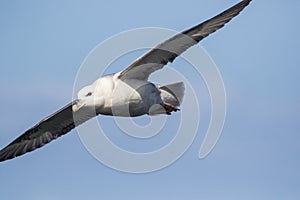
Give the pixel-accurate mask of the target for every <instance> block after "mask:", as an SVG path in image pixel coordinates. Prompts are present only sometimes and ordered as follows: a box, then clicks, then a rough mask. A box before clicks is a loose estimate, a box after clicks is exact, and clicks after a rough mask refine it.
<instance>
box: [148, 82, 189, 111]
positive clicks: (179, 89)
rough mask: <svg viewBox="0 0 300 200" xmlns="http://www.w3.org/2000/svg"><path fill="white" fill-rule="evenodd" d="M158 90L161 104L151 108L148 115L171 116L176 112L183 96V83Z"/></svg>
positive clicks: (165, 86) (161, 87)
mask: <svg viewBox="0 0 300 200" xmlns="http://www.w3.org/2000/svg"><path fill="white" fill-rule="evenodd" d="M158 89H159V90H160V97H161V99H162V101H163V103H162V104H161V105H154V106H152V107H151V108H150V110H149V115H158V114H171V112H173V111H174V112H176V111H178V110H179V108H178V107H179V106H180V104H181V103H182V100H183V96H184V84H183V82H178V83H172V84H169V85H164V86H160V87H159V88H158Z"/></svg>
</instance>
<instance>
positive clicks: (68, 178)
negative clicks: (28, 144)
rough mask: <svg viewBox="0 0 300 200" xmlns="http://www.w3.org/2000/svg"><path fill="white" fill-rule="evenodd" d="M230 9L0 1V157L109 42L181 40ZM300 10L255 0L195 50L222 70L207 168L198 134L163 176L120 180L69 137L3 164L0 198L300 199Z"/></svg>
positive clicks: (292, 2) (206, 0)
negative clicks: (157, 31)
mask: <svg viewBox="0 0 300 200" xmlns="http://www.w3.org/2000/svg"><path fill="white" fill-rule="evenodd" d="M237 2H238V1H236V0H228V1H224V0H223V1H216V0H213V1H212V0H201V1H183V2H180V1H177V2H175V1H169V0H167V1H157V0H153V1H147V2H142V1H123V2H118V1H114V0H112V1H106V2H100V1H31V0H28V1H1V2H0V27H1V28H0V30H1V32H0V33H1V37H0V44H1V45H0V64H1V68H0V91H1V98H0V105H1V116H0V117H1V121H0V147H1V148H2V147H4V146H6V145H7V144H8V143H9V142H11V141H12V140H13V139H15V138H16V137H17V136H19V135H20V134H21V133H23V132H24V131H25V130H26V129H28V128H30V127H31V126H33V125H34V124H35V123H37V122H38V121H40V120H41V119H42V118H43V117H45V116H47V115H49V114H51V113H52V112H54V111H56V110H57V109H59V108H61V107H62V106H64V105H65V104H67V103H68V102H70V101H71V99H72V90H73V83H74V81H75V76H76V73H77V70H78V69H79V67H80V65H81V63H82V62H83V60H84V58H85V57H86V56H87V55H88V53H89V52H90V51H91V50H92V49H93V48H94V47H95V46H96V45H97V44H99V43H100V42H102V41H104V40H105V39H107V38H108V37H110V36H112V35H114V34H117V33H119V32H122V31H126V30H129V29H134V28H140V27H163V28H169V29H174V30H178V31H181V30H184V29H185V28H188V27H191V26H192V25H195V24H197V23H200V22H202V21H203V20H205V19H208V18H210V17H213V16H214V15H216V14H218V13H219V12H221V11H223V10H224V9H227V8H228V7H230V6H232V5H233V4H236V3H237ZM299 9H300V2H299V1H296V0H288V1H270V0H265V1H258V0H253V2H252V3H251V5H250V6H249V7H247V8H246V9H245V10H244V12H243V13H241V15H239V16H238V17H237V18H235V19H234V20H233V21H232V22H230V23H229V24H228V25H226V26H225V27H224V28H223V29H222V30H220V31H218V32H217V33H214V34H213V35H211V36H210V37H208V38H206V39H205V40H204V41H203V42H201V45H202V46H203V47H204V48H205V49H206V50H207V51H208V53H209V54H210V56H211V57H212V58H213V60H214V61H215V63H216V64H217V66H218V67H219V70H220V72H221V74H222V77H223V80H224V83H225V87H226V91H227V104H228V105H227V111H228V112H227V118H226V123H225V127H224V130H223V133H222V136H221V138H220V140H219V142H218V143H217V145H216V147H215V148H214V150H213V151H212V152H211V154H209V156H208V157H207V158H205V159H204V160H199V159H198V157H197V155H198V150H199V146H200V144H201V142H202V140H203V135H201V131H199V134H198V136H197V138H196V139H195V141H194V143H193V144H192V146H191V147H190V149H189V150H188V151H187V152H186V153H185V154H184V155H183V156H182V157H181V158H180V159H179V160H178V161H177V162H175V163H174V164H172V165H171V166H169V167H167V168H165V169H162V170H160V171H157V172H153V173H148V174H139V175H134V174H126V173H121V172H118V171H115V170H112V169H110V168H108V167H106V166H104V165H102V164H101V163H99V162H98V161H97V160H95V159H94V158H93V157H92V156H91V155H90V154H89V153H88V152H87V151H86V149H85V148H84V146H83V145H82V143H81V142H80V139H79V137H78V135H77V133H76V131H72V132H71V133H70V134H68V135H66V136H64V137H61V138H59V139H58V140H57V141H54V142H52V143H50V144H49V145H46V146H45V147H43V148H41V149H39V150H36V151H34V152H33V153H29V154H26V155H24V156H22V157H19V158H16V159H13V160H10V161H7V162H3V163H0V198H1V199H22V200H47V199H51V200H60V199H63V200H66V199H72V200H79V199H206V200H218V199H231V200H232V199H249V200H253V199H273V200H274V199H291V200H292V199H295V200H296V199H299V198H300V190H299V180H300V173H299V169H300V160H299V153H300V135H299V130H300V123H299V119H300V104H299V102H300V92H299V91H300V83H299V73H300V68H299V64H300V57H299V55H298V54H299V48H300V40H299V38H298V37H299V35H300V28H299V22H298V19H299V18H300V14H299ZM145 39H146V38H145ZM115 48H117V47H115ZM128 62H129V61H128ZM127 64H128V63H126V65H125V66H120V68H119V70H121V69H123V68H125V67H126V66H127ZM174 66H176V61H175V63H174ZM181 67H184V66H181ZM191 82H192V83H197V82H199V80H191ZM204 96H207V94H204ZM191 106H192V105H191ZM203 110H204V111H205V108H203ZM204 113H205V112H204ZM175 117H176V115H175ZM206 118H209V116H207V117H206ZM204 119H205V117H204ZM99 120H100V121H101V117H100V118H99ZM204 121H205V120H204ZM106 128H108V129H109V128H110V127H106ZM202 129H205V126H204V127H202V128H201V130H202ZM113 137H114V136H113ZM117 140H118V139H117ZM164 142H167V141H164ZM136 143H138V142H132V144H133V145H135V144H136ZM137 145H138V144H137ZM129 148H132V149H134V147H129Z"/></svg>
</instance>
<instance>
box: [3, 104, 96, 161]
mask: <svg viewBox="0 0 300 200" xmlns="http://www.w3.org/2000/svg"><path fill="white" fill-rule="evenodd" d="M74 104H76V101H74V102H72V103H70V104H68V105H66V106H65V107H63V108H62V109H60V110H58V111H57V112H55V113H53V114H52V115H50V116H48V117H46V118H44V119H43V120H42V121H40V122H39V123H38V124H37V125H35V126H34V127H32V128H30V129H29V130H27V131H26V132H25V133H24V134H22V135H21V136H20V137H18V138H17V139H15V140H14V141H13V142H11V143H10V144H9V145H7V146H6V147H5V148H3V149H2V150H1V151H0V162H2V161H5V160H8V159H12V158H15V157H17V156H20V155H23V154H25V153H27V152H30V151H33V150H35V149H37V148H39V147H42V146H44V145H45V144H47V143H49V142H51V141H52V140H55V139H56V138H58V137H60V136H62V135H64V134H66V133H68V132H69V131H71V130H72V129H73V128H75V126H77V125H79V124H82V123H83V122H85V121H87V120H88V119H90V118H92V117H94V116H95V114H94V113H95V112H91V111H88V110H87V109H86V108H83V109H79V110H78V111H77V112H75V113H74V112H73V110H72V106H73V105H74ZM74 119H75V120H74Z"/></svg>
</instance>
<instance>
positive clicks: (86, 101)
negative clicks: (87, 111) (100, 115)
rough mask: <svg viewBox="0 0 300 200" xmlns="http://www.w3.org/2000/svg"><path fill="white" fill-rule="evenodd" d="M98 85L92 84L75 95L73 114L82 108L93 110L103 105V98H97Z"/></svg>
mask: <svg viewBox="0 0 300 200" xmlns="http://www.w3.org/2000/svg"><path fill="white" fill-rule="evenodd" d="M97 87H99V85H98V84H95V83H94V84H92V85H89V86H86V87H84V88H82V89H81V90H80V91H79V92H78V94H77V97H78V99H77V102H76V103H75V104H74V105H73V107H72V109H73V112H76V111H78V110H79V109H80V108H82V107H90V108H93V109H96V108H99V107H101V106H103V105H104V98H103V97H101V96H99V92H97V91H98V89H97Z"/></svg>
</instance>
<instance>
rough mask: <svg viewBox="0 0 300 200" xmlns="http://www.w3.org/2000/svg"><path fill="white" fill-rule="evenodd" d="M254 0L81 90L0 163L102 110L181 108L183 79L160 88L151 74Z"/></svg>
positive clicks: (0, 155) (135, 112) (133, 112)
mask: <svg viewBox="0 0 300 200" xmlns="http://www.w3.org/2000/svg"><path fill="white" fill-rule="evenodd" d="M250 2H251V0H243V1H241V2H240V3H238V4H236V5H234V6H233V7H231V8H229V9H227V10H226V11H224V12H222V13H221V14H219V15H217V16H215V17H213V18H211V19H209V20H207V21H205V22H203V23H201V24H198V25H196V26H194V27H192V28H190V29H188V30H185V31H183V32H181V33H179V34H177V35H175V36H173V37H171V38H170V39H168V40H166V41H164V42H162V43H160V44H158V45H157V46H156V47H154V48H152V49H151V50H149V51H148V52H146V53H145V54H144V55H142V56H141V57H140V58H138V59H137V60H135V61H134V62H133V63H132V64H131V65H130V66H129V67H127V68H126V69H125V70H123V71H121V72H118V73H115V74H111V75H106V76H103V77H100V78H99V79H98V80H96V81H95V82H94V83H93V84H91V85H89V86H86V87H84V88H83V89H81V90H80V91H79V92H78V95H77V96H78V98H77V99H76V100H75V101H73V102H71V103H70V104H68V105H66V106H65V107H63V108H62V109H60V110H58V111H57V112H55V113H53V114H52V115H50V116H48V117H46V118H44V119H43V120H42V121H40V122H39V123H38V124H36V125H35V126H33V127H32V128H30V129H29V130H27V131H26V132H25V133H24V134H22V135H21V136H20V137H18V138H17V139H15V140H14V141H13V142H11V143H10V144H9V145H7V146H6V147H5V148H3V149H2V150H1V151H0V162H1V161H5V160H8V159H12V158H15V157H17V156H20V155H23V154H25V153H27V152H30V151H33V150H35V149H37V148H39V147H42V146H43V145H45V144H47V143H49V142H50V141H52V140H54V139H56V138H58V137H60V136H62V135H64V134H66V133H68V132H69V131H71V130H72V129H73V128H75V127H76V126H78V125H80V124H82V123H84V122H85V121H87V120H89V119H91V118H93V117H95V116H96V115H98V114H103V115H113V116H140V115H145V114H148V115H157V114H168V115H170V114H171V112H176V111H178V110H179V106H180V103H181V102H182V98H183V95H184V85H183V83H182V82H180V83H173V84H170V85H165V86H157V85H155V84H153V83H151V82H149V81H148V78H149V76H150V74H151V73H152V72H154V71H156V70H159V69H161V68H163V67H164V66H165V65H166V64H167V63H169V62H172V61H173V60H174V59H175V58H176V57H177V56H179V55H180V54H181V53H183V52H184V51H185V50H187V49H188V48H190V47H191V46H193V45H195V44H197V43H198V42H199V41H201V40H202V39H203V38H205V37H207V36H208V35H210V34H211V33H213V32H215V31H216V30H218V29H220V28H222V27H223V26H224V25H225V24H226V23H227V22H229V21H230V20H231V19H232V18H233V17H235V16H237V15H238V14H239V13H240V12H241V11H242V10H243V9H244V8H245V7H246V6H247V5H248V4H249V3H250Z"/></svg>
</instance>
